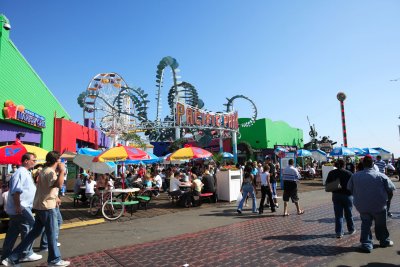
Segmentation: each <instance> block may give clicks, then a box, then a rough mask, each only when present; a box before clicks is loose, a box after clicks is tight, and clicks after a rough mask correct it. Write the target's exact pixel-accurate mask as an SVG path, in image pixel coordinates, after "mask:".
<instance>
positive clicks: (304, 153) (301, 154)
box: [297, 149, 312, 158]
mask: <svg viewBox="0 0 400 267" xmlns="http://www.w3.org/2000/svg"><path fill="white" fill-rule="evenodd" d="M297 156H298V157H300V158H301V157H311V156H312V153H311V151H309V150H306V149H299V150H297Z"/></svg>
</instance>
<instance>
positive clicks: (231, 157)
mask: <svg viewBox="0 0 400 267" xmlns="http://www.w3.org/2000/svg"><path fill="white" fill-rule="evenodd" d="M221 155H222V157H223V158H224V159H233V154H231V153H229V152H222V153H221Z"/></svg>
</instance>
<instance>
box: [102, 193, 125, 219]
mask: <svg viewBox="0 0 400 267" xmlns="http://www.w3.org/2000/svg"><path fill="white" fill-rule="evenodd" d="M124 209H125V207H124V204H122V201H121V199H118V198H113V199H112V200H110V199H108V200H107V201H105V202H104V203H103V207H102V208H101V213H103V216H104V218H106V219H107V220H110V221H114V220H116V219H118V218H119V217H121V216H122V214H123V213H124Z"/></svg>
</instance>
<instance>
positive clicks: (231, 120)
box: [175, 102, 239, 130]
mask: <svg viewBox="0 0 400 267" xmlns="http://www.w3.org/2000/svg"><path fill="white" fill-rule="evenodd" d="M175 123H176V125H177V126H198V127H199V128H201V127H213V128H225V129H232V130H237V129H238V128H239V123H238V113H237V111H235V112H229V113H215V112H210V111H207V110H202V109H199V108H196V107H193V106H189V105H186V104H184V103H181V102H177V103H176V112H175Z"/></svg>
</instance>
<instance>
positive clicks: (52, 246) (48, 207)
mask: <svg viewBox="0 0 400 267" xmlns="http://www.w3.org/2000/svg"><path fill="white" fill-rule="evenodd" d="M64 170H65V166H64V164H63V163H61V161H60V153H59V152H57V151H51V152H49V153H47V155H46V164H45V168H44V169H43V170H42V171H41V173H40V177H39V181H38V185H37V191H36V194H35V198H34V201H33V208H34V209H35V210H36V217H35V224H34V225H33V228H32V230H31V231H30V232H29V234H28V235H27V236H26V238H25V239H24V240H22V242H21V243H20V244H19V245H18V246H17V247H16V248H15V249H14V250H13V252H12V253H11V255H10V256H9V257H8V258H7V259H5V261H6V262H7V264H8V265H11V266H13V265H14V266H15V265H16V264H18V263H19V261H20V258H21V256H20V254H21V253H22V252H23V251H24V250H26V248H28V247H29V246H31V245H32V243H33V242H34V241H35V239H36V238H37V237H39V236H40V235H41V234H42V232H43V228H44V229H45V232H46V235H47V239H48V240H47V241H48V248H49V253H48V258H47V263H48V266H68V265H70V262H69V261H64V260H62V259H61V253H60V250H59V249H58V247H57V240H56V234H57V232H58V222H57V211H56V207H57V196H58V193H59V190H60V188H61V186H62V185H63V182H64ZM56 173H58V175H57V174H56Z"/></svg>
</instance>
